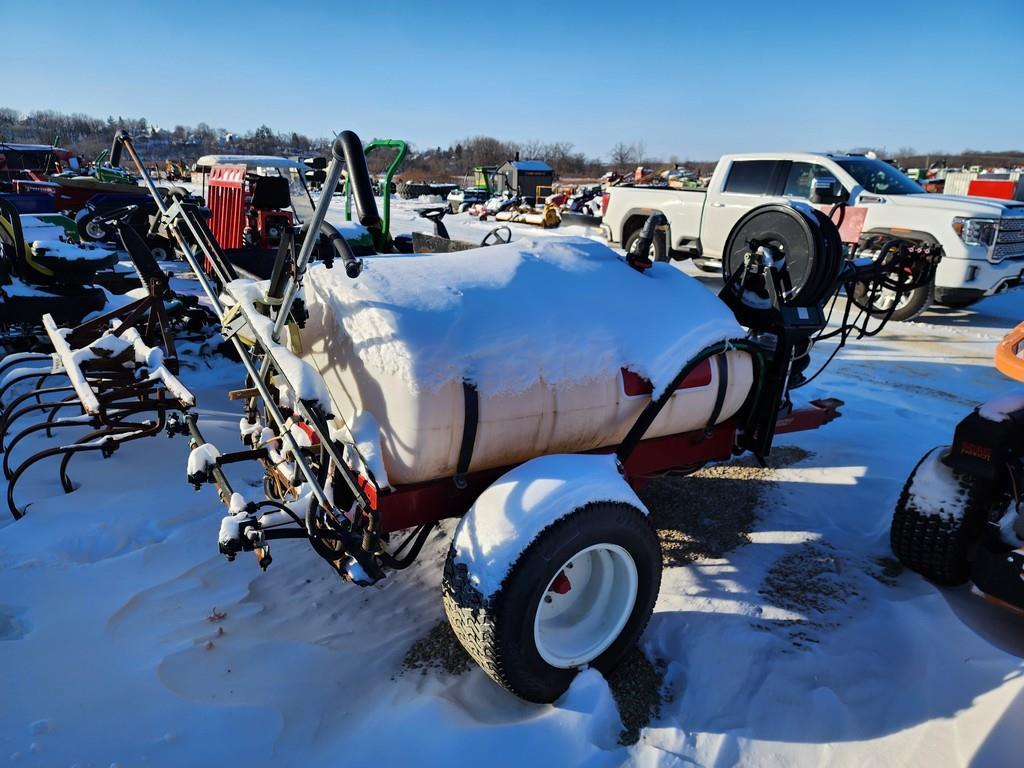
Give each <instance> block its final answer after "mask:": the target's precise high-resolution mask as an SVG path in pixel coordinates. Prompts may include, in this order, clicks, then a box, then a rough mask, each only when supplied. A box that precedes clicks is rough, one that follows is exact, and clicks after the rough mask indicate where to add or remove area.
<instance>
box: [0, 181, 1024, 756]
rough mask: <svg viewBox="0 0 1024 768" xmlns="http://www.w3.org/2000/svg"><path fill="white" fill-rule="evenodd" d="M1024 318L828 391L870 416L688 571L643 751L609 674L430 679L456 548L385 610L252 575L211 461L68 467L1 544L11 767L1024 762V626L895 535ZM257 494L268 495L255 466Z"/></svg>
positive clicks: (978, 329)
mask: <svg viewBox="0 0 1024 768" xmlns="http://www.w3.org/2000/svg"><path fill="white" fill-rule="evenodd" d="M414 205H415V204H413V203H407V202H404V201H396V204H395V206H394V208H393V222H394V229H395V230H396V231H398V232H402V231H410V230H411V229H414V228H420V229H424V230H426V229H428V226H427V225H426V223H425V222H423V223H422V224H421V223H420V221H421V220H418V219H417V217H416V214H415V213H414V212H413V211H412V208H413V207H414ZM332 217H340V208H339V209H338V210H332ZM448 224H449V229H450V231H451V232H452V235H453V236H455V237H460V238H465V239H473V240H478V239H479V238H480V237H482V236H483V235H484V234H485V233H486V232H487V230H488V229H490V228H491V226H493V224H490V223H488V224H483V223H481V222H477V221H473V220H471V219H469V217H468V216H465V215H461V216H456V217H449V218H448ZM512 228H513V230H514V231H515V232H516V233H517V234H521V233H523V232H529V233H530V234H531V235H533V236H542V237H543V236H551V237H559V236H562V235H564V234H565V231H561V232H560V231H559V230H549V231H544V230H540V229H538V228H534V227H528V226H525V225H513V226H512ZM578 230H579V228H575V227H574V228H572V230H570V232H571V233H572V234H583V232H581V231H578ZM590 234H591V235H593V236H597V233H596V232H591V233H590ZM694 274H695V275H697V276H698V279H700V280H701V281H703V282H705V283H706V284H707V286H708V287H709V289H712V290H714V289H716V288H717V287H718V286H719V285H720V281H717V280H714V279H711V278H709V277H707V276H705V275H702V274H700V273H696V272H694ZM1022 299H1024V294H1022V293H1016V294H1007V295H1004V296H1000V297H995V298H991V299H987V300H985V301H983V302H982V303H980V304H978V305H976V306H975V307H972V308H970V309H968V310H962V311H959V310H942V309H935V310H931V311H929V312H928V313H926V314H925V315H924V316H923V317H922V318H921V319H920V320H919V321H917V322H913V323H893V324H892V325H891V326H890V327H889V328H888V329H887V330H886V331H885V332H884V333H883V334H882V335H881V336H879V337H876V338H873V339H866V340H862V341H860V342H856V343H851V345H850V346H849V347H848V349H846V350H844V351H843V352H842V353H841V354H840V356H839V358H838V359H837V360H836V361H835V362H834V363H833V365H832V366H831V367H830V368H829V369H828V371H826V373H824V374H823V375H822V376H821V377H819V378H818V379H817V380H815V381H814V382H813V384H811V385H810V387H809V388H808V389H809V390H811V391H810V392H809V394H810V395H811V396H814V397H819V396H820V397H828V396H832V397H838V398H840V399H842V400H844V401H845V402H846V406H845V407H844V408H843V409H842V410H843V417H842V418H841V419H839V420H838V421H836V422H834V423H832V424H830V425H827V426H826V427H823V428H822V429H820V430H817V431H815V432H807V433H797V434H792V435H787V436H784V437H783V438H781V439H780V441H779V442H780V443H781V444H782V445H791V446H799V447H800V448H802V449H804V450H805V451H807V452H809V453H806V454H804V453H803V452H791V454H792V456H791V459H790V460H789V461H788V462H786V463H787V466H784V467H783V468H781V469H778V470H777V471H775V472H774V473H773V474H772V479H773V482H772V483H771V484H770V485H767V486H766V485H764V484H762V485H760V486H759V488H760V490H759V491H758V493H757V494H755V495H754V496H753V497H752V498H753V499H754V501H753V507H752V509H753V512H754V517H753V522H752V523H751V524H750V525H749V528H750V530H749V533H748V534H747V535H746V536H738V537H735V541H733V542H731V543H729V544H728V545H727V546H724V547H722V548H721V550H720V551H718V552H711V553H710V554H712V555H714V554H720V555H721V556H718V557H711V556H708V553H705V554H704V556H701V557H700V558H699V559H697V560H696V561H695V562H691V563H689V564H681V565H675V566H673V567H670V568H668V569H667V570H666V572H665V576H664V580H663V583H662V588H661V595H660V598H659V601H658V605H657V608H656V612H655V615H654V618H653V620H652V622H651V624H650V626H649V628H648V630H647V632H646V633H645V635H644V637H643V641H642V647H643V650H644V652H645V653H646V654H647V656H648V657H649V658H650V659H652V660H660V661H661V662H664V665H665V666H664V692H665V693H666V694H667V700H666V701H665V702H664V703H663V704H662V706H661V710H660V714H659V715H658V716H657V717H655V718H654V719H653V720H652V722H651V723H650V724H649V726H648V727H647V728H646V729H644V730H643V731H642V733H641V737H640V740H639V742H638V743H636V744H635V745H633V746H629V747H627V746H622V745H620V744H619V743H618V734H619V731H620V728H621V725H620V723H619V714H618V712H617V709H616V706H615V703H614V701H613V700H612V696H611V693H610V690H609V687H608V684H607V683H606V682H605V681H604V680H603V679H602V678H601V676H600V675H599V674H598V673H596V672H593V671H590V672H587V673H584V674H582V675H580V676H579V677H578V678H577V681H576V682H575V683H574V685H573V687H572V688H571V689H570V690H569V692H568V693H567V694H566V696H565V697H564V698H563V699H562V700H560V701H559V702H556V703H555V704H554V705H551V706H537V705H532V704H526V703H523V702H521V701H519V700H517V699H515V698H513V697H512V696H511V695H509V694H507V693H506V692H505V691H503V690H501V689H500V688H498V687H497V686H496V685H494V684H493V683H492V682H491V681H490V680H489V679H488V678H487V677H486V676H485V675H484V674H483V673H482V672H481V671H480V670H478V669H477V668H475V667H470V668H468V669H467V670H466V671H461V672H460V670H461V669H462V667H461V665H458V664H456V665H454V666H453V669H452V671H444V670H443V669H439V668H437V666H436V665H428V666H427V667H426V668H425V669H423V670H412V671H410V670H407V669H405V668H404V667H403V659H404V658H406V656H407V653H408V651H409V649H410V648H411V647H413V646H414V645H415V644H416V643H417V641H418V640H421V639H422V638H423V637H424V635H427V634H428V633H429V632H430V630H431V629H432V628H435V627H436V625H437V622H438V621H439V620H440V619H441V618H442V617H443V610H442V607H441V599H440V590H439V584H440V570H441V565H442V561H443V556H444V553H445V551H446V549H447V546H448V537H449V536H450V534H451V531H452V529H453V526H451V525H448V526H446V527H445V528H444V530H443V531H441V532H439V533H438V534H436V535H435V536H434V537H433V538H432V540H431V541H430V542H429V544H428V546H427V547H426V548H425V551H424V553H423V555H422V556H421V557H420V560H419V562H418V563H417V564H416V565H415V566H413V567H412V568H410V569H409V570H408V571H405V572H403V573H400V574H396V575H393V576H392V577H391V578H389V579H387V580H385V581H384V582H382V583H380V584H379V585H377V586H375V587H372V588H369V589H362V590H361V589H359V588H356V587H352V586H349V585H346V584H343V583H341V582H340V581H339V580H338V579H337V577H336V576H335V575H334V574H333V572H332V571H330V569H329V568H328V567H327V566H326V565H325V564H323V563H322V561H320V560H319V559H318V558H317V557H316V556H315V555H314V554H313V553H312V552H310V551H309V549H308V545H307V544H305V543H304V542H301V541H299V542H280V543H275V545H274V558H275V560H274V564H273V565H272V566H271V568H270V570H269V571H268V572H267V573H261V572H260V571H259V569H258V568H257V567H256V564H255V562H254V561H253V559H252V558H250V557H242V558H240V559H239V560H238V561H237V562H235V563H233V564H229V563H227V562H225V561H224V559H223V558H222V557H221V556H219V555H218V554H217V547H216V539H217V531H218V524H219V520H220V517H221V516H222V514H223V511H222V507H221V506H220V505H219V503H218V502H217V501H216V498H215V495H214V493H213V492H212V490H210V489H209V488H205V489H204V490H203V491H202V492H201V493H195V492H193V490H192V489H191V487H190V486H189V485H188V484H187V483H186V482H185V477H184V475H185V462H186V458H187V454H188V450H187V448H186V444H185V441H184V439H182V438H177V439H175V440H173V441H172V440H166V439H152V440H147V441H140V442H137V443H134V444H131V445H130V446H127V447H125V448H124V449H122V450H121V451H120V452H119V453H117V454H115V455H114V456H113V457H112V458H110V459H108V460H105V461H104V460H102V459H100V458H98V457H96V456H85V457H81V458H77V459H75V461H74V462H72V464H71V475H72V478H73V479H74V480H75V481H76V483H77V484H78V486H79V487H78V488H77V490H75V492H74V493H72V494H70V495H64V494H63V493H61V492H60V486H59V484H57V483H55V482H54V481H55V478H56V472H55V468H54V467H45V466H43V467H41V468H39V469H38V470H34V471H33V472H32V473H31V474H30V475H29V477H28V480H27V482H24V483H23V484H19V486H18V494H19V501H20V502H21V503H24V502H26V501H28V500H32V501H33V504H32V506H31V507H30V508H29V510H28V514H27V515H26V517H25V518H24V519H23V520H20V521H18V522H12V521H10V520H4V521H3V522H0V763H2V762H3V761H4V760H8V761H9V762H10V763H11V764H12V765H26V766H70V765H76V764H77V765H80V766H88V765H92V766H101V767H102V768H106V766H110V765H114V764H116V765H120V766H125V767H126V768H127V767H128V766H141V765H147V766H208V765H209V766H212V765H222V764H227V765H243V764H244V765H251V766H262V765H272V764H273V765H289V766H300V765H312V764H321V765H323V764H334V765H364V764H375V765H382V766H388V765H434V764H441V763H442V762H444V763H451V762H453V761H458V762H459V763H460V764H466V765H477V764H486V765H488V766H505V765H508V766H522V765H524V764H529V765H567V766H568V765H588V766H606V765H607V766H611V765H620V764H624V763H629V764H636V765H680V764H689V763H696V764H700V765H732V764H736V763H744V764H759V765H761V764H770V765H776V764H785V765H792V764H800V765H823V764H834V765H908V764H914V765H962V764H966V763H970V762H973V763H975V764H978V765H1012V764H1017V762H1018V761H1019V759H1020V758H1019V755H1020V754H1021V748H1022V747H1024V732H1022V730H1021V729H1022V727H1024V674H1022V673H1024V661H1022V657H1024V631H1022V629H1024V624H1022V623H1021V619H1020V618H1019V617H1017V616H1014V615H1012V614H1010V613H1008V612H1003V611H1000V610H998V609H997V608H994V607H992V606H990V605H989V604H987V603H985V602H983V601H980V600H978V599H977V598H974V597H972V596H971V595H970V593H969V591H968V590H967V589H966V588H962V589H953V590H939V589H937V588H935V587H933V586H931V585H930V584H928V583H926V582H925V581H923V580H922V579H921V578H919V577H918V576H916V575H914V574H912V573H906V572H903V573H901V572H899V569H898V568H896V567H894V564H893V563H892V562H891V559H890V558H891V554H890V552H889V548H888V525H889V518H890V515H891V513H892V509H893V506H894V504H895V502H896V498H897V496H898V494H899V491H900V488H901V486H902V484H903V482H904V480H905V478H906V476H907V474H908V473H909V471H910V470H911V468H912V467H913V466H914V464H915V462H916V461H917V459H918V458H919V457H920V456H921V455H922V454H923V453H924V452H925V451H926V450H928V449H929V448H931V447H932V446H934V445H937V444H939V443H944V442H948V441H949V439H950V437H951V434H952V428H953V426H954V425H955V424H956V422H957V421H958V420H959V419H960V418H961V417H962V416H963V415H964V414H965V413H966V412H967V411H968V410H969V409H970V408H971V407H972V406H973V405H974V404H975V403H976V402H978V401H980V400H984V399H987V398H990V397H993V396H995V395H998V394H1000V393H1002V392H1004V391H1005V390H1006V389H1008V388H1010V387H1011V386H1012V385H1011V383H1010V382H1008V381H1007V380H1006V379H1005V378H1003V377H1002V376H1001V375H1000V374H998V373H997V372H996V371H995V370H994V368H993V367H992V365H991V360H992V352H993V349H994V345H995V343H996V341H997V340H998V339H999V338H1001V336H1002V335H1003V333H1004V332H1005V331H1006V330H1007V329H1009V328H1010V327H1012V326H1013V325H1015V324H1016V323H1017V322H1019V321H1020V320H1021V319H1024V300H1022ZM827 351H828V349H824V350H818V352H817V355H816V360H822V359H824V357H825V354H826V353H827ZM190 361H191V363H192V366H191V367H189V368H186V369H185V370H183V371H182V374H181V378H182V380H183V381H184V382H185V383H186V384H187V385H188V386H189V387H191V388H192V390H193V391H194V392H195V393H196V395H197V399H198V402H199V411H200V413H201V425H202V426H203V428H204V432H205V433H206V436H207V438H208V439H210V440H211V441H212V442H214V443H217V444H218V445H220V446H221V448H222V449H223V448H228V447H229V446H231V445H232V444H235V443H234V441H235V440H236V439H237V437H236V435H237V424H238V410H237V404H234V403H229V402H228V399H227V390H228V389H229V388H231V387H235V386H239V381H240V380H241V376H240V373H239V369H238V368H237V367H236V366H234V365H232V364H230V363H228V362H226V361H224V360H222V359H216V358H211V359H204V358H198V357H192V358H190ZM812 367H813V363H812ZM45 443H46V441H45V440H44V439H40V440H39V441H37V442H31V441H26V442H25V443H24V444H21V445H19V446H18V448H17V449H16V450H17V452H18V453H19V454H21V453H22V452H23V451H24V452H26V453H24V454H22V455H27V452H28V451H30V450H34V449H38V448H39V447H41V446H42V445H44V444H45ZM233 477H234V478H235V479H236V482H237V483H239V484H243V483H249V484H252V485H253V486H256V485H257V484H258V483H259V480H260V478H259V474H258V471H257V468H256V467H255V466H253V467H252V468H242V469H240V470H239V471H236V472H234V473H233ZM730 477H731V476H730V475H729V474H728V472H727V471H724V470H723V472H721V473H719V474H715V473H710V474H706V475H704V476H702V477H699V478H690V479H684V480H677V481H675V482H677V483H683V484H686V483H690V484H691V485H688V486H685V485H684V486H680V487H688V488H691V489H693V488H697V489H699V490H698V492H697V493H695V494H692V495H691V496H687V497H686V498H687V499H690V503H692V504H694V505H695V506H701V509H700V510H698V512H697V513H696V515H695V517H696V518H698V519H699V520H700V521H701V527H702V528H703V529H706V530H710V531H714V530H715V525H714V519H715V518H716V517H720V518H722V519H723V520H724V521H725V522H724V524H723V527H725V526H733V525H735V524H736V523H735V520H734V519H733V518H732V517H731V516H730V512H731V510H729V509H726V508H725V507H724V506H722V502H723V498H724V499H725V504H726V505H728V499H729V498H730V497H729V495H728V494H725V495H724V496H723V494H722V493H720V492H718V489H720V488H738V489H742V488H743V487H744V483H747V484H749V483H754V482H757V481H756V480H755V479H753V477H752V476H751V475H750V474H749V473H747V474H743V473H739V475H738V477H739V478H740V479H735V478H733V479H730ZM744 478H747V479H744ZM698 483H699V485H694V484H698ZM726 483H728V484H730V485H724V484H726ZM664 491H665V488H664V487H663V488H662V491H661V493H662V494H664ZM735 492H736V493H737V494H739V493H740V491H735ZM729 493H733V491H729ZM644 498H645V501H647V503H648V504H649V505H651V506H652V510H653V509H654V506H655V503H656V502H657V500H656V499H653V498H652V499H648V498H647V497H646V496H645V497H644ZM738 498H739V496H738V495H737V499H738ZM744 498H748V497H747V496H744ZM710 500H714V503H710ZM705 501H707V502H708V503H706V504H705V503H704V502H705ZM716 505H719V506H716ZM698 544H699V542H698ZM698 549H699V547H698ZM711 549H714V548H713V547H712V548H711ZM683 559H687V558H683ZM680 562H681V561H680Z"/></svg>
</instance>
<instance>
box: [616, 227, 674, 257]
mask: <svg viewBox="0 0 1024 768" xmlns="http://www.w3.org/2000/svg"><path fill="white" fill-rule="evenodd" d="M638 237H640V229H639V228H638V229H636V230H634V231H633V233H632V234H631V235H630V236H629V237H627V238H626V242H625V243H623V245H622V248H623V250H625V251H626V253H629V249H630V248H632V247H633V242H634V241H635V240H636V239H637V238H638ZM647 258H649V259H650V260H651V261H668V254H667V253H666V252H665V237H664V235H663V234H662V233H661V232H655V235H654V239H653V240H652V241H651V249H650V250H649V251H648V252H647Z"/></svg>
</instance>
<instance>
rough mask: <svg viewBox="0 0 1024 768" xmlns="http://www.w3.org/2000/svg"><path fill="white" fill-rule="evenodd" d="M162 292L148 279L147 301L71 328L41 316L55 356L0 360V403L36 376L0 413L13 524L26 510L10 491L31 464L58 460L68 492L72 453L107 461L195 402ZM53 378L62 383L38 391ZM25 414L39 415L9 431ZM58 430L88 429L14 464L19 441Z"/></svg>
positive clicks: (156, 431)
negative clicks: (181, 371)
mask: <svg viewBox="0 0 1024 768" xmlns="http://www.w3.org/2000/svg"><path fill="white" fill-rule="evenodd" d="M164 288H165V286H163V285H162V284H161V282H160V281H158V280H152V281H151V282H150V288H149V295H148V296H146V297H144V298H142V299H139V300H137V301H134V302H131V303H130V304H127V305H126V306H124V307H121V308H119V309H116V310H114V311H112V312H108V313H106V314H104V315H102V316H100V317H97V318H95V319H93V320H89V321H87V322H85V323H83V324H81V325H79V326H77V327H75V328H71V329H64V328H59V327H58V326H57V324H56V323H55V322H54V320H53V318H52V317H51V316H50V315H44V316H43V319H42V321H43V328H44V330H45V332H46V334H47V336H48V337H49V339H50V342H51V344H52V345H53V348H54V352H53V353H50V354H45V353H16V354H13V355H8V356H7V357H6V358H4V359H3V361H0V375H3V374H5V373H7V372H8V371H10V374H9V375H7V376H5V377H4V379H3V384H2V385H0V402H2V400H3V396H4V395H5V394H6V393H7V392H8V391H10V390H12V389H13V388H14V387H15V386H16V385H18V384H21V383H23V382H26V381H30V380H33V379H35V385H34V386H33V387H32V389H30V390H29V391H28V392H25V393H22V394H20V395H18V396H17V397H15V398H14V399H13V400H12V401H11V402H10V403H9V404H7V405H6V406H5V407H3V408H0V450H2V451H3V453H4V456H3V462H2V466H3V473H4V476H5V478H6V479H7V506H8V509H9V511H10V513H11V515H12V516H13V517H14V518H15V519H18V518H20V517H22V516H23V515H24V514H25V509H26V508H27V507H25V508H19V507H18V505H17V503H16V500H15V489H16V487H17V485H18V482H19V481H20V480H21V479H22V477H24V475H25V473H26V472H27V471H28V470H29V469H30V468H31V467H33V466H34V465H36V464H38V463H40V462H42V461H44V460H46V459H50V458H57V457H59V458H60V464H59V476H60V483H61V487H62V488H63V489H64V492H65V493H71V492H72V491H73V490H74V489H75V485H74V483H73V482H72V481H71V478H70V476H69V475H68V465H69V464H70V463H71V460H72V459H73V458H74V457H75V456H77V455H79V454H82V453H91V452H99V453H100V454H102V455H103V457H104V458H107V457H109V456H110V455H112V454H113V453H114V452H115V451H116V450H117V449H118V448H119V447H120V446H121V445H122V444H124V443H128V442H132V441H134V440H138V439H141V438H144V437H150V436H152V435H156V434H159V433H160V432H161V431H162V430H163V429H164V428H165V426H166V424H167V421H168V414H169V413H171V412H175V413H176V412H185V411H188V410H189V409H190V408H192V407H193V406H194V405H195V397H194V396H193V395H192V393H191V392H190V391H189V390H188V389H187V388H185V386H184V385H182V383H181V382H180V381H179V380H178V378H177V373H178V356H177V351H176V348H175V342H174V337H173V336H172V334H171V331H170V327H169V321H168V318H167V314H166V311H165V309H164V303H163V293H164ZM140 327H141V328H142V332H141V333H140V331H139V328H140ZM147 339H159V340H160V344H161V345H162V349H157V348H154V347H150V346H149V345H148V344H147V343H146V340H147ZM44 362H48V363H49V364H50V365H49V368H45V367H30V368H26V369H24V370H21V369H15V370H13V371H11V370H10V369H12V368H13V367H14V366H16V365H19V364H21V363H44ZM55 376H61V377H63V378H64V379H66V380H67V382H68V383H66V384H60V385H58V386H50V387H44V386H43V385H44V384H45V383H46V382H47V380H48V379H50V378H51V377H55ZM51 397H53V398H56V399H50V398H51ZM29 400H34V402H31V403H30V402H28V401H29ZM67 408H77V409H78V410H79V411H80V413H78V414H76V415H74V416H61V415H60V412H61V411H63V410H64V409H67ZM30 415H33V416H37V417H38V416H42V417H43V418H42V420H37V421H33V422H32V423H31V424H29V425H28V426H20V427H19V429H18V430H17V431H14V426H15V424H17V423H18V422H19V421H21V420H22V419H24V418H25V417H26V416H30ZM64 427H91V430H90V431H89V432H87V433H86V434H85V435H82V436H80V437H78V438H77V439H76V440H74V442H72V443H69V444H61V445H57V446H53V447H50V448H45V449H43V450H40V451H37V452H35V453H33V454H31V455H30V456H28V457H26V458H24V459H22V460H21V461H19V462H17V463H15V462H14V461H13V459H12V457H13V456H14V450H15V448H16V447H17V446H18V444H19V443H20V442H21V441H22V440H24V439H25V438H27V437H29V436H30V435H33V434H36V433H38V432H42V431H45V432H46V436H47V437H53V436H54V431H55V430H58V429H61V428H64ZM8 436H10V440H8V439H7V438H8Z"/></svg>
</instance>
